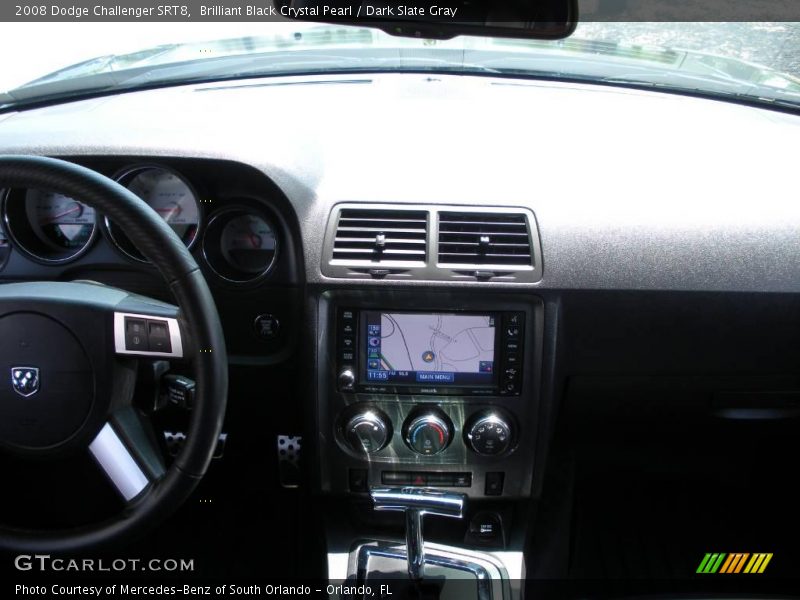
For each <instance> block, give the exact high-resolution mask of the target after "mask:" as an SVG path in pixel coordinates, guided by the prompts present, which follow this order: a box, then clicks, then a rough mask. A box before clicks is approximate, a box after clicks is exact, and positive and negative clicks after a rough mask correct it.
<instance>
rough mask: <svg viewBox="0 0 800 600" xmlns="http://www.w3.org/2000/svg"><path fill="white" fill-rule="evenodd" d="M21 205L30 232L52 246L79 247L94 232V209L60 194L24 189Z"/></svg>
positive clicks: (55, 248) (57, 249) (67, 249)
mask: <svg viewBox="0 0 800 600" xmlns="http://www.w3.org/2000/svg"><path fill="white" fill-rule="evenodd" d="M25 207H26V211H27V213H28V222H29V223H30V224H31V227H32V228H33V231H34V233H36V235H37V236H38V237H39V239H41V240H42V242H44V243H45V244H46V245H48V246H49V247H50V248H52V249H53V250H56V251H60V250H66V251H70V250H74V249H76V248H77V249H80V248H83V247H84V246H85V245H86V244H87V243H88V241H89V240H90V239H91V237H92V234H93V233H94V226H95V213H94V209H93V208H92V207H91V206H87V205H86V204H84V203H83V202H78V201H77V200H73V199H72V198H70V197H68V196H64V195H63V194H57V193H55V192H43V191H40V190H28V193H27V194H26V197H25Z"/></svg>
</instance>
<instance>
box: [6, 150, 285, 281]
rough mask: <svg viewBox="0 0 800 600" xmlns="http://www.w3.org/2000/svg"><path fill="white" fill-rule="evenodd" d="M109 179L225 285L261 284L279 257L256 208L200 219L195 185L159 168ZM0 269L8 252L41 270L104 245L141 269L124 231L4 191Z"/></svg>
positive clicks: (249, 205) (265, 215) (85, 213)
mask: <svg viewBox="0 0 800 600" xmlns="http://www.w3.org/2000/svg"><path fill="white" fill-rule="evenodd" d="M113 179H114V180H115V181H117V182H118V183H119V184H121V185H122V186H124V187H126V188H127V189H128V190H130V191H131V192H133V193H134V194H136V195H137V196H139V198H141V199H142V200H144V202H145V203H146V204H147V205H148V206H149V207H150V208H152V209H153V210H154V211H155V212H156V213H157V214H158V215H159V216H160V217H161V218H162V219H163V220H164V221H165V222H166V223H168V224H169V226H170V227H171V228H172V229H173V231H174V232H175V233H176V234H177V235H178V237H179V238H180V239H181V240H182V241H183V243H184V244H186V246H187V248H189V249H195V248H198V249H199V251H200V252H199V254H201V255H202V257H203V259H204V260H205V262H206V264H207V266H208V267H209V268H210V269H211V270H212V271H213V272H214V274H216V275H217V276H218V277H219V278H221V279H223V280H225V281H227V282H231V283H248V282H253V281H257V280H260V279H262V278H264V277H266V276H267V275H268V274H269V273H270V272H271V270H272V268H273V266H274V264H275V259H276V257H277V253H278V242H279V240H278V231H277V227H276V225H275V221H274V219H273V217H272V216H271V214H270V212H269V211H268V210H267V209H266V208H265V207H263V206H262V205H261V203H259V202H256V201H253V200H250V199H244V198H243V199H242V200H241V201H230V202H227V203H226V204H225V205H224V206H223V207H221V208H219V209H217V210H214V211H211V212H210V214H209V215H206V214H205V212H206V211H205V210H204V208H205V207H204V203H203V201H202V198H201V196H200V194H199V193H198V191H197V189H196V188H195V186H194V185H193V183H192V182H191V181H190V180H189V179H187V178H186V177H185V176H184V175H183V174H182V173H180V172H178V171H177V170H175V169H172V168H170V167H167V166H163V165H158V164H140V165H133V166H129V167H126V168H124V169H122V170H121V171H119V172H117V173H116V174H115V175H114V176H113ZM0 200H1V203H0V213H1V216H2V219H0V268H2V266H3V264H4V262H5V261H6V259H7V258H8V255H9V253H10V251H11V249H12V248H14V249H18V250H19V251H20V252H21V253H22V254H24V255H26V256H27V257H28V258H30V259H32V260H34V261H36V262H39V263H42V264H65V263H69V262H71V261H74V260H76V259H78V258H79V257H81V256H83V255H84V254H85V253H87V252H88V251H89V250H90V249H91V248H92V247H93V245H94V244H95V243H96V241H97V239H98V238H99V237H101V236H102V237H104V238H105V239H107V240H108V242H110V243H111V245H112V246H113V247H114V248H116V250H117V251H118V252H119V253H120V254H121V255H122V256H124V257H125V258H126V259H127V260H129V261H131V262H138V263H146V262H147V259H146V258H145V257H144V255H143V254H142V253H141V252H140V251H139V250H138V249H137V248H136V247H135V245H134V244H133V243H132V242H131V240H130V239H129V238H128V236H126V235H125V233H124V232H123V231H122V229H121V228H120V227H119V226H118V225H117V224H116V223H114V222H113V221H112V220H111V219H109V218H108V217H105V216H103V215H99V214H97V213H96V212H95V210H94V209H93V208H91V207H90V206H87V205H86V204H84V203H83V202H81V201H80V200H79V199H75V198H70V197H68V196H65V195H63V194H59V193H56V192H53V191H50V190H37V189H9V190H5V191H4V192H2V197H1V198H0Z"/></svg>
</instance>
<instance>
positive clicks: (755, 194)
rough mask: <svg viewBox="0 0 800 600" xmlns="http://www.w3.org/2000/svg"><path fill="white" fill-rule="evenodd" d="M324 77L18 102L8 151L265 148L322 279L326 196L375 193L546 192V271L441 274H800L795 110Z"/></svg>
mask: <svg viewBox="0 0 800 600" xmlns="http://www.w3.org/2000/svg"><path fill="white" fill-rule="evenodd" d="M314 79H315V78H308V77H306V78H302V79H292V78H283V79H271V80H254V81H250V82H239V83H237V85H228V84H205V85H191V86H182V87H176V88H168V89H160V90H151V91H146V92H137V93H128V94H122V95H119V96H113V97H105V98H98V99H91V100H86V101H81V102H75V103H72V104H64V105H58V106H52V107H47V108H41V109H37V110H31V111H27V112H20V113H14V114H11V115H4V116H5V118H1V117H0V153H33V154H48V155H53V156H59V155H63V156H66V155H76V156H77V155H98V156H100V155H139V156H142V155H147V156H154V157H157V156H176V157H205V158H219V159H227V160H235V161H239V162H242V163H246V164H249V165H252V166H253V167H255V168H257V169H259V170H261V171H262V172H263V173H264V174H266V175H267V176H268V177H270V178H271V179H272V180H273V181H274V182H275V183H276V184H277V185H278V186H279V187H280V188H281V189H282V190H283V192H284V193H285V194H286V196H287V197H288V198H289V199H290V201H291V202H292V205H293V207H294V209H295V211H296V213H297V217H298V222H299V224H300V227H301V231H302V235H303V249H304V253H305V261H306V272H307V273H306V276H307V280H308V282H309V283H320V282H326V281H334V280H331V279H328V278H326V277H325V276H323V275H322V272H321V270H320V264H321V261H322V257H321V249H322V241H323V236H324V233H325V225H326V223H327V220H328V213H329V211H330V208H331V207H332V206H333V205H334V204H335V203H337V202H342V201H348V202H353V201H364V202H390V203H414V202H420V203H429V204H436V203H443V204H468V205H473V204H474V205H487V204H488V205H491V204H498V205H503V206H525V207H528V208H530V209H531V210H533V212H534V214H535V215H536V219H537V222H538V226H539V233H540V236H541V243H542V252H543V260H544V271H543V277H542V279H541V281H540V282H538V283H536V284H496V285H493V284H478V283H469V284H464V283H452V282H450V283H446V282H441V283H437V284H436V285H441V286H445V285H449V286H458V285H470V286H476V285H480V286H488V287H498V288H499V287H504V288H547V289H570V288H585V289H660V290H720V291H722V290H725V291H770V292H796V291H799V290H800V260H798V256H800V235H798V234H799V233H800V198H798V197H797V195H798V186H797V184H796V181H797V179H796V177H797V170H798V164H800V163H798V160H797V157H798V146H800V144H799V142H800V117H797V116H792V115H787V114H783V113H779V112H774V111H768V110H762V109H755V108H750V107H745V106H740V105H735V104H729V103H724V102H719V101H711V100H703V99H696V98H689V97H682V96H677V95H668V94H660V93H655V92H643V91H635V90H623V89H619V88H611V87H600V86H590V85H577V84H566V83H544V82H524V83H522V84H519V82H513V81H510V80H504V79H493V78H486V77H465V76H435V77H431V76H426V75H418V74H404V75H399V74H381V75H371V76H359V77H354V76H349V77H341V78H340V79H341V80H342V82H341V83H340V84H333V85H330V84H328V85H319V86H315V85H286V84H291V83H296V82H307V81H309V80H311V81H313V80H314ZM335 79H337V78H336V77H330V76H327V77H324V78H319V79H318V81H324V82H330V81H332V80H335ZM356 80H361V83H355V81H356ZM364 80H370V81H371V83H364ZM275 83H280V84H281V85H274V84H275ZM509 83H513V84H512V85H509ZM338 281H341V280H338ZM357 283H358V284H359V285H387V284H390V283H391V284H392V285H397V283H396V282H379V281H378V282H364V281H359V282H357ZM416 284H418V285H428V286H429V285H431V284H430V282H426V283H423V282H417V283H416ZM405 285H415V282H408V283H405Z"/></svg>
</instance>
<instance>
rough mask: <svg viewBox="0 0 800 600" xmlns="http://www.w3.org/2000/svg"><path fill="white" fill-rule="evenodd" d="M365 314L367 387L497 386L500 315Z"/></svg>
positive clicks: (369, 312)
mask: <svg viewBox="0 0 800 600" xmlns="http://www.w3.org/2000/svg"><path fill="white" fill-rule="evenodd" d="M363 314H365V320H364V321H365V322H364V324H363V330H362V331H363V332H364V335H365V336H366V340H365V345H364V348H366V356H365V360H366V381H367V382H370V383H381V382H384V383H398V384H403V383H405V384H410V385H455V386H459V385H462V386H481V385H491V384H493V382H494V381H495V374H494V367H495V356H494V355H495V333H496V328H495V317H494V315H486V314H483V315H477V314H464V313H384V312H371V311H367V312H366V313H363Z"/></svg>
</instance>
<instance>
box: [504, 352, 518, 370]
mask: <svg viewBox="0 0 800 600" xmlns="http://www.w3.org/2000/svg"><path fill="white" fill-rule="evenodd" d="M506 365H507V367H516V366H518V365H519V354H517V353H516V352H510V353H509V354H506Z"/></svg>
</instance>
